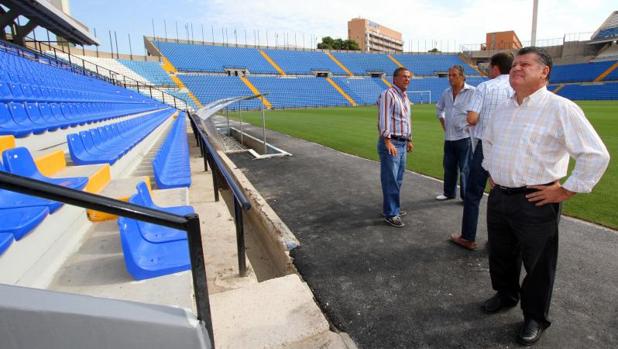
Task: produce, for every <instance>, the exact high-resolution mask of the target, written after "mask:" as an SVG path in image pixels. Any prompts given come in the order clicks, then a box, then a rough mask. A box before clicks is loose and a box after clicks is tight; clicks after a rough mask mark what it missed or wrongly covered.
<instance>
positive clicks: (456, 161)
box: [443, 137, 472, 199]
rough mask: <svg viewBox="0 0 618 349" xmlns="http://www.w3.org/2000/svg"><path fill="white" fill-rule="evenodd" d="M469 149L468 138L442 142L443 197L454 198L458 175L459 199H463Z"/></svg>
mask: <svg viewBox="0 0 618 349" xmlns="http://www.w3.org/2000/svg"><path fill="white" fill-rule="evenodd" d="M471 148H472V143H471V142H470V137H468V138H464V139H459V140H456V141H445V142H444V163H443V164H444V196H446V197H448V198H454V197H455V195H456V194H455V190H456V189H457V177H458V176H457V175H458V174H459V197H460V198H461V199H463V198H465V196H466V181H467V179H468V163H469V162H470V151H471Z"/></svg>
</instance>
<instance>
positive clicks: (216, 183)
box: [203, 140, 219, 201]
mask: <svg viewBox="0 0 618 349" xmlns="http://www.w3.org/2000/svg"><path fill="white" fill-rule="evenodd" d="M203 141H204V142H205V140H203ZM206 156H207V157H208V161H209V162H210V169H211V171H210V172H211V173H212V186H213V189H214V192H215V201H219V178H218V176H217V172H218V171H217V169H216V167H215V166H213V160H212V159H211V158H210V154H208V152H206Z"/></svg>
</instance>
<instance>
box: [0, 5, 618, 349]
mask: <svg viewBox="0 0 618 349" xmlns="http://www.w3.org/2000/svg"><path fill="white" fill-rule="evenodd" d="M535 3H536V1H535ZM67 7H68V1H56V2H53V1H47V0H27V1H21V0H0V21H1V23H2V26H3V31H2V32H0V153H1V154H2V157H1V161H0V222H1V223H0V338H2V340H0V343H2V344H1V345H0V347H1V348H173V347H175V348H215V347H216V348H333V349H334V348H508V347H511V346H512V345H514V344H513V342H514V341H513V338H511V337H513V336H512V333H513V331H514V330H515V329H516V328H517V326H518V324H519V322H518V321H519V320H520V319H519V318H518V317H517V315H516V314H514V313H505V314H500V316H499V317H495V318H490V317H485V316H483V315H482V314H481V313H480V311H479V310H478V309H477V308H478V304H479V302H481V300H483V299H484V298H485V297H486V296H487V295H489V293H488V292H489V291H491V285H490V280H489V275H488V274H489V273H488V270H489V267H488V262H487V254H488V253H487V251H486V250H482V249H481V250H479V251H476V252H475V253H474V254H470V253H465V252H462V251H458V250H453V247H452V246H449V245H448V243H446V242H445V241H444V240H445V239H446V236H448V234H450V233H452V232H453V231H455V230H457V229H458V224H459V223H460V217H461V209H462V206H461V205H460V204H459V203H457V202H452V203H448V204H442V205H438V204H437V203H436V202H435V201H434V200H433V196H435V193H436V192H438V191H439V190H440V188H441V180H442V178H443V172H442V149H441V147H442V144H443V138H442V131H441V130H440V129H439V126H438V125H439V124H438V123H437V121H436V120H435V103H436V102H437V100H438V98H439V96H440V95H441V94H442V92H443V91H444V90H445V89H446V88H448V87H449V82H448V78H447V75H448V71H449V68H450V67H452V66H453V65H461V66H462V67H463V70H464V72H465V76H466V82H467V83H468V84H470V85H472V86H477V85H478V84H480V83H482V82H484V81H487V80H488V77H487V71H486V69H487V66H488V62H489V59H490V57H491V56H492V55H493V54H495V53H498V52H511V53H515V52H517V50H518V49H520V48H522V47H523V46H526V45H522V42H521V41H520V39H519V38H518V37H517V34H516V33H515V32H514V31H507V32H488V33H487V36H486V40H485V42H484V43H483V44H480V45H473V46H472V45H466V46H459V47H457V48H455V45H453V47H449V48H441V49H438V48H436V47H435V45H430V46H431V47H430V48H429V49H427V47H426V46H425V47H424V48H423V49H421V48H420V45H418V46H417V49H416V50H415V49H414V45H412V44H410V45H409V46H408V48H409V50H408V51H406V50H404V46H405V42H404V41H403V40H402V37H401V34H400V33H398V32H396V31H393V30H391V29H389V28H386V27H382V26H381V25H379V24H377V23H374V22H371V21H370V20H365V19H362V18H355V19H353V20H351V21H350V22H349V23H348V24H349V28H350V29H349V30H350V38H354V37H355V34H352V28H353V27H354V25H355V24H350V23H358V22H363V23H364V24H363V28H369V29H365V30H369V31H367V32H363V33H362V34H360V36H358V37H359V38H360V39H358V40H360V41H362V42H361V45H360V49H359V50H341V49H320V48H317V46H316V47H314V46H311V45H310V47H306V45H304V37H303V45H298V44H297V43H296V37H295V38H294V44H292V40H290V39H289V38H286V40H285V41H284V43H282V44H280V43H279V42H272V41H271V42H270V45H269V43H268V41H266V44H263V43H262V42H261V41H258V42H257V43H254V44H250V43H248V42H247V39H246V33H245V40H244V43H239V42H238V39H236V40H235V41H234V42H232V40H221V41H216V40H214V30H213V34H212V40H210V41H209V40H206V38H205V36H204V29H203V27H202V35H201V38H198V39H196V38H195V36H194V35H193V33H192V31H193V28H192V27H191V29H190V30H191V33H190V31H189V29H188V27H185V29H186V37H184V38H181V37H180V35H179V34H178V28H176V35H175V36H174V35H167V29H166V33H165V35H156V33H154V21H153V33H152V35H150V34H147V33H142V38H141V39H143V46H144V48H143V50H144V54H143V55H141V54H134V53H133V50H132V48H131V46H129V47H130V52H119V47H118V41H117V38H115V40H114V39H113V37H112V32H111V31H110V32H109V44H110V45H111V49H110V50H107V49H104V48H103V45H102V43H103V39H102V38H98V37H97V36H96V34H95V33H96V32H94V33H93V31H92V30H91V28H89V24H88V23H85V24H84V23H82V22H80V18H74V17H72V16H71V15H70V14H69V13H67V12H68V11H66V8H67ZM161 16H164V14H162V15H161ZM535 16H536V14H535ZM170 19H171V18H170ZM376 28H377V29H376ZM591 29H594V30H595V31H594V32H593V33H591V34H590V35H588V36H587V37H585V38H581V37H578V38H577V39H573V40H571V39H570V38H567V36H566V35H565V37H564V38H563V39H562V41H561V42H555V40H551V41H547V42H544V41H543V40H538V41H536V42H535V39H534V38H533V40H532V42H531V44H532V45H533V46H534V45H537V46H542V47H543V48H544V49H545V50H546V51H547V52H548V53H549V55H550V56H551V57H552V59H553V61H554V68H553V70H552V72H551V77H550V80H549V85H548V89H549V90H550V91H551V92H553V93H554V94H557V95H559V96H562V97H565V98H568V99H570V100H572V101H575V102H576V103H577V104H578V105H579V106H580V107H581V108H582V109H583V111H584V112H585V114H586V117H587V118H588V120H589V121H590V122H591V124H592V125H593V126H594V128H595V129H596V131H597V132H598V133H599V135H600V137H601V138H602V140H603V142H604V143H605V144H606V146H607V148H608V150H609V152H610V154H611V155H614V154H617V152H618V138H617V137H616V130H617V129H618V122H617V121H616V114H617V113H618V11H613V12H612V13H608V14H607V18H606V20H604V21H603V22H602V23H599V24H598V27H597V28H591ZM372 30H373V31H372ZM489 30H491V28H489ZM114 35H115V33H114ZM254 35H255V33H254ZM534 35H536V34H533V37H534ZM234 36H236V31H235V30H234ZM363 38H364V39H363ZM105 40H106V42H107V38H105ZM130 40H131V37H130V36H129V41H130ZM266 40H268V39H266ZM363 40H365V41H363ZM114 45H115V48H114ZM399 67H405V68H407V69H408V70H410V72H411V73H412V74H413V77H412V80H411V82H410V87H409V90H408V96H409V98H410V100H411V102H412V103H413V125H414V142H415V144H416V146H415V150H414V152H413V153H412V154H411V155H410V160H409V163H408V165H407V169H408V171H406V175H405V176H406V183H408V184H406V187H405V193H404V194H405V195H406V198H405V199H404V204H405V205H406V206H407V207H406V208H407V210H408V211H409V216H411V217H410V218H409V220H410V221H409V222H410V223H409V224H408V225H407V226H406V228H405V229H404V230H402V231H397V232H393V230H392V229H389V227H387V226H384V225H383V224H381V217H380V216H379V206H380V200H381V192H380V191H379V189H380V188H379V180H378V174H377V173H378V171H379V163H378V162H377V161H376V160H378V155H377V154H376V150H375V142H376V136H377V134H376V113H377V110H376V100H377V97H378V96H379V95H380V93H381V92H382V91H384V90H385V89H387V88H389V87H391V86H392V83H393V76H392V74H393V71H395V69H397V68H399ZM572 166H573V164H572V163H571V167H570V168H571V169H572ZM616 188H618V166H617V165H616V164H615V162H612V163H610V165H609V168H608V169H607V172H606V173H605V175H604V177H603V178H602V180H601V182H599V184H598V185H597V186H596V187H595V190H594V191H593V192H592V193H590V194H586V195H577V196H576V197H574V198H573V199H572V200H570V201H569V202H568V203H567V204H566V205H564V207H563V214H564V219H563V220H561V222H560V224H561V231H562V236H561V245H562V246H561V249H562V251H561V256H560V261H559V269H558V270H559V272H560V273H561V274H564V275H561V276H562V278H560V277H559V278H558V280H557V283H556V285H555V294H556V300H555V301H554V308H553V309H552V311H553V312H554V315H553V316H554V318H556V319H558V321H556V325H554V326H552V329H551V331H552V332H554V333H552V335H551V336H547V337H544V338H543V340H542V342H541V343H539V344H540V345H542V347H544V348H581V347H586V348H612V347H617V346H618V336H617V334H618V320H617V319H618V301H616V299H618V291H617V290H618V274H617V273H616V270H618V249H617V248H616V247H618V235H617V234H616V229H618V215H617V214H616V208H617V207H618V191H617V189H616ZM485 202H486V200H483V204H482V205H483V206H482V207H483V208H482V210H481V214H484V213H485V208H484V207H485ZM479 224H480V225H479V227H480V229H479V230H480V231H483V232H482V233H480V234H481V235H482V236H481V239H483V240H485V241H486V240H487V238H486V235H487V234H486V227H485V223H484V222H482V223H479ZM567 273H568V276H569V277H567ZM477 313H478V314H477Z"/></svg>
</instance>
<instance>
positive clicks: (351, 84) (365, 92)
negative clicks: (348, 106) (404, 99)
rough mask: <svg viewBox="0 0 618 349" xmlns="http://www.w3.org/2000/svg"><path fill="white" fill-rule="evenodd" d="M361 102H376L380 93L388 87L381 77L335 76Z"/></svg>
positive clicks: (370, 103)
mask: <svg viewBox="0 0 618 349" xmlns="http://www.w3.org/2000/svg"><path fill="white" fill-rule="evenodd" d="M333 80H335V81H336V82H337V84H338V85H339V86H340V87H341V88H342V89H343V90H344V91H345V92H346V93H347V94H349V95H350V96H351V97H352V98H354V100H355V101H356V102H357V103H359V104H367V105H374V104H376V102H377V100H378V97H379V96H380V93H382V91H384V90H385V89H387V88H388V86H386V85H385V84H384V82H383V81H382V79H379V78H368V77H363V78H340V77H337V78H333Z"/></svg>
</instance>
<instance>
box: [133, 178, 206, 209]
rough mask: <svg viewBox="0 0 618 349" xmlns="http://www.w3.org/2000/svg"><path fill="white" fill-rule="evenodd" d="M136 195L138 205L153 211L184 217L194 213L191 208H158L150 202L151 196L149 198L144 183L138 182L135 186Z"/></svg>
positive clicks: (148, 192) (148, 191)
mask: <svg viewBox="0 0 618 349" xmlns="http://www.w3.org/2000/svg"><path fill="white" fill-rule="evenodd" d="M136 188H137V195H138V196H139V200H140V202H141V203H140V204H139V205H142V206H146V207H150V208H152V209H155V210H162V211H166V212H169V213H173V214H177V215H181V216H185V215H188V214H190V213H194V212H195V210H193V207H191V206H167V207H164V206H159V205H157V204H155V203H154V201H153V200H152V196H150V190H148V186H147V185H146V183H144V182H139V183H138V184H137V186H136Z"/></svg>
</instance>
